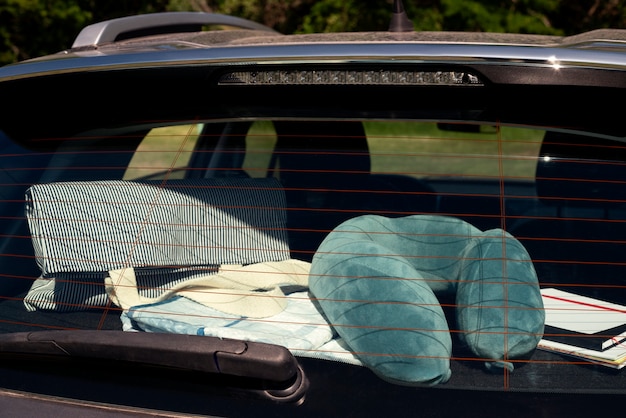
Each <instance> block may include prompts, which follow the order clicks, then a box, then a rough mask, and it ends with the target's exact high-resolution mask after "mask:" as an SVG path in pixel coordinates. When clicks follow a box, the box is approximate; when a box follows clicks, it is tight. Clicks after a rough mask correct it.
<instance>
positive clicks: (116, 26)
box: [72, 12, 278, 48]
mask: <svg viewBox="0 0 626 418" xmlns="http://www.w3.org/2000/svg"><path fill="white" fill-rule="evenodd" d="M206 25H224V26H232V27H236V28H241V29H252V30H262V31H268V32H272V33H276V34H277V33H278V32H276V31H275V30H274V29H272V28H270V27H269V26H265V25H262V24H260V23H257V22H253V21H251V20H247V19H242V18H240V17H234V16H227V15H222V14H216V13H204V12H164V13H148V14H143V15H136V16H128V17H121V18H117V19H111V20H106V21H104V22H99V23H94V24H93V25H89V26H86V27H85V28H83V30H82V31H81V32H80V33H79V34H78V36H77V37H76V39H75V40H74V43H73V44H72V48H78V47H88V46H97V45H101V44H103V43H107V42H114V41H118V40H121V39H131V38H137V37H141V36H147V35H158V34H165V33H176V32H192V31H199V30H201V28H202V26H206Z"/></svg>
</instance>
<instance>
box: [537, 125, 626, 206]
mask: <svg viewBox="0 0 626 418" xmlns="http://www.w3.org/2000/svg"><path fill="white" fill-rule="evenodd" d="M536 185H537V195H538V197H539V198H540V199H541V200H543V201H544V202H545V203H549V204H556V205H568V206H591V207H598V206H602V207H606V206H607V205H608V206H615V205H622V204H624V203H625V202H626V143H621V142H618V141H611V140H608V139H603V138H595V137H591V136H582V135H573V134H565V133H560V132H547V133H546V135H545V137H544V140H543V144H542V146H541V152H540V155H539V161H538V163H537V172H536Z"/></svg>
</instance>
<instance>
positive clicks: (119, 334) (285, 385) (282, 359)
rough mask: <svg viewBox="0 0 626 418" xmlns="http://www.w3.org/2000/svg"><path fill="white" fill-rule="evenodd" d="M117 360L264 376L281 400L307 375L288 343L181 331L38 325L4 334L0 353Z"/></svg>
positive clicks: (292, 396) (302, 385)
mask: <svg viewBox="0 0 626 418" xmlns="http://www.w3.org/2000/svg"><path fill="white" fill-rule="evenodd" d="M7 354H18V355H20V356H24V355H27V356H28V357H31V356H35V357H50V356H52V357H55V358H64V359H68V360H71V359H77V360H78V359H89V360H98V359H100V360H114V361H120V362H129V363H132V364H141V365H148V366H156V367H165V368H168V369H178V370H184V371H193V372H204V373H210V374H211V375H212V376H214V377H215V376H218V378H219V376H223V377H225V378H227V379H228V381H229V382H232V380H233V379H232V378H243V379H245V380H246V381H259V382H263V383H264V384H263V385H262V386H265V387H268V388H271V389H270V390H268V391H267V392H268V396H269V397H270V398H272V399H273V400H277V401H286V402H290V401H298V400H300V399H301V398H302V397H303V396H304V392H305V391H306V389H307V387H308V381H307V379H306V377H305V376H304V374H303V372H302V369H301V368H300V366H299V364H298V361H297V360H296V359H295V358H294V357H293V355H292V354H291V352H289V350H287V349H286V348H285V347H281V346H277V345H272V344H263V343H255V342H249V341H241V340H230V339H220V338H216V337H205V336H195V335H181V334H156V333H143V332H123V331H91V330H78V331H36V332H19V333H11V334H2V335H0V356H5V355H7Z"/></svg>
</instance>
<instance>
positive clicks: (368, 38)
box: [0, 12, 626, 81]
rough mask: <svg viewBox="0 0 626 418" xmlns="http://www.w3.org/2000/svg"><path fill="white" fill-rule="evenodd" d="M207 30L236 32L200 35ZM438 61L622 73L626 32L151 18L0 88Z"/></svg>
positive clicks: (27, 64)
mask: <svg viewBox="0 0 626 418" xmlns="http://www.w3.org/2000/svg"><path fill="white" fill-rule="evenodd" d="M207 26H210V27H215V26H219V27H230V28H235V30H217V31H215V30H212V31H201V29H202V28H203V27H207ZM557 51H558V55H559V56H556V55H557ZM132 54H136V55H134V56H133V55H132ZM444 56H446V57H452V58H454V57H456V58H463V59H464V60H468V59H472V58H474V59H477V60H481V59H491V60H508V61H517V62H520V61H528V60H531V61H545V60H546V59H548V58H550V57H554V56H556V58H557V59H559V60H560V61H561V62H562V63H563V64H566V63H568V62H569V63H575V64H583V65H592V64H593V65H599V66H603V67H606V66H615V67H618V68H620V69H621V68H624V67H626V30H622V29H600V30H595V31H590V32H586V33H583V34H579V35H575V36H551V35H532V34H512V33H484V32H419V31H405V32H392V31H378V32H342V33H317V34H293V35H283V34H280V33H278V32H276V31H274V30H273V29H271V28H269V27H265V26H263V25H261V24H259V23H256V22H251V21H248V20H245V19H241V18H234V17H231V16H225V15H220V14H212V13H200V12H168V13H154V14H146V15H137V16H129V17H124V18H118V19H112V20H108V21H104V22H99V23H96V24H93V25H90V26H87V27H85V28H84V29H83V30H82V31H81V32H80V34H79V35H78V36H77V37H76V39H75V41H74V43H73V45H72V47H71V48H68V49H65V50H62V51H60V52H58V53H56V54H52V55H47V56H44V57H39V58H35V59H31V60H27V61H24V62H22V63H18V64H13V65H8V66H5V67H3V68H0V81H2V80H3V79H4V80H7V79H13V78H15V77H20V78H21V77H28V76H29V75H36V74H41V73H50V72H59V71H61V72H66V71H74V70H76V69H79V68H89V67H91V66H93V65H95V66H115V67H119V66H120V65H123V66H136V67H137V66H142V65H155V64H156V65H158V64H163V63H165V62H173V61H176V62H178V63H184V62H189V61H194V60H203V61H204V62H207V61H210V60H219V61H224V60H231V61H238V60H245V61H248V62H249V61H250V60H260V61H264V60H268V59H276V58H279V59H280V58H284V59H292V60H293V59H296V60H297V59H303V58H308V59H326V60H333V59H342V58H345V59H361V58H362V59H368V58H372V59H379V58H399V59H409V58H416V57H417V58H420V57H423V58H424V59H426V60H433V59H435V60H436V59H437V58H441V57H444ZM105 57H108V58H105ZM88 58H92V59H91V60H89V59H88ZM76 60H79V61H76ZM45 63H47V64H45ZM593 65H592V66H593Z"/></svg>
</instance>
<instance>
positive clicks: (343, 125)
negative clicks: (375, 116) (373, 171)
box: [274, 121, 370, 182]
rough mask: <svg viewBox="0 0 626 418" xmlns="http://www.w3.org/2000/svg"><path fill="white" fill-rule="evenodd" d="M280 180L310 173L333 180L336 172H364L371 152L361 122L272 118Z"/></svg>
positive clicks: (311, 175) (367, 169)
mask: <svg viewBox="0 0 626 418" xmlns="http://www.w3.org/2000/svg"><path fill="white" fill-rule="evenodd" d="M274 126H275V129H276V135H277V143H276V154H277V157H278V166H279V169H280V172H281V180H283V179H287V182H289V179H290V178H291V179H293V178H294V177H313V178H315V180H316V181H319V182H324V181H325V180H329V181H333V178H334V179H335V180H336V179H337V173H342V174H343V175H348V174H350V175H366V174H369V172H370V156H369V148H368V145H367V138H366V136H365V130H364V128H363V125H362V124H361V123H360V122H350V121H340V122H337V121H331V122H274Z"/></svg>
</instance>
